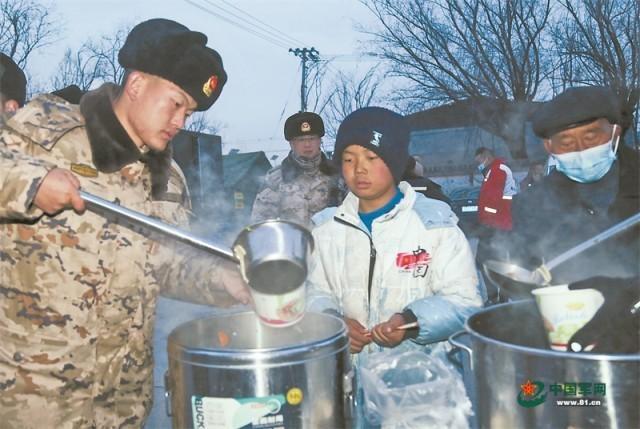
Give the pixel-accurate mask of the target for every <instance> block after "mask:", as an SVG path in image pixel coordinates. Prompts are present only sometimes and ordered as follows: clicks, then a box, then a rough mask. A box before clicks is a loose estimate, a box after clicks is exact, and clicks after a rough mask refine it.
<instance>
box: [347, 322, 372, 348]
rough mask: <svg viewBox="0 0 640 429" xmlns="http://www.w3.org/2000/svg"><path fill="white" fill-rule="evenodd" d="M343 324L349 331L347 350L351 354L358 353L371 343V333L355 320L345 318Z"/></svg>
mask: <svg viewBox="0 0 640 429" xmlns="http://www.w3.org/2000/svg"><path fill="white" fill-rule="evenodd" d="M344 322H345V323H346V324H347V329H348V330H349V350H350V351H351V353H360V352H361V351H362V349H363V348H364V346H366V345H367V344H369V343H370V342H371V333H369V331H368V330H367V329H366V328H365V327H364V326H362V324H361V323H360V322H358V321H357V320H355V319H351V318H349V317H345V318H344Z"/></svg>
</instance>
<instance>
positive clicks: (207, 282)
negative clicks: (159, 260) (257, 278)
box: [156, 243, 243, 307]
mask: <svg viewBox="0 0 640 429" xmlns="http://www.w3.org/2000/svg"><path fill="white" fill-rule="evenodd" d="M163 247H166V249H165V250H166V251H169V252H172V254H173V256H174V257H173V258H172V259H170V260H169V262H168V263H165V264H163V265H161V266H160V268H159V269H158V270H157V272H156V278H157V280H158V283H159V285H160V291H161V294H162V295H164V296H166V297H168V298H174V299H179V300H182V301H189V302H193V303H196V304H207V305H215V306H218V307H228V306H230V305H233V304H237V302H236V301H235V300H234V299H233V298H232V297H231V296H230V295H229V294H228V293H227V292H226V291H224V289H223V285H224V284H230V283H235V284H237V285H238V286H242V285H243V281H242V279H241V277H240V271H239V267H238V265H237V264H235V263H234V262H232V261H229V260H227V259H224V258H223V257H220V256H217V255H214V254H212V253H209V252H206V251H203V250H198V249H195V248H193V247H191V246H188V245H184V244H181V243H172V244H171V245H167V246H163Z"/></svg>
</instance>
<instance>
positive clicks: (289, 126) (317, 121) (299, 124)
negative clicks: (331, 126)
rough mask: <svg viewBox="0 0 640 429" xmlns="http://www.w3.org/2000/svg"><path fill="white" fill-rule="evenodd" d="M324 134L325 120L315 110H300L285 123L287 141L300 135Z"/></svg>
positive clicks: (320, 135)
mask: <svg viewBox="0 0 640 429" xmlns="http://www.w3.org/2000/svg"><path fill="white" fill-rule="evenodd" d="M308 135H313V136H318V137H322V136H324V122H322V118H321V117H320V116H318V115H316V114H315V113H313V112H298V113H296V114H295V115H291V116H289V117H288V118H287V120H286V121H285V123H284V138H285V139H286V140H287V141H291V140H292V139H294V138H296V137H300V136H308Z"/></svg>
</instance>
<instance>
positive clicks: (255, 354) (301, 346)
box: [167, 311, 348, 360]
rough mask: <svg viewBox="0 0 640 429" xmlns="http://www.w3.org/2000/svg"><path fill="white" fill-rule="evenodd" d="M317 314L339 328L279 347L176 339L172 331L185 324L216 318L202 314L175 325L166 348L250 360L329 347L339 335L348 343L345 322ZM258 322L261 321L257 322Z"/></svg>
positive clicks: (323, 314)
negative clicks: (200, 343) (195, 343)
mask: <svg viewBox="0 0 640 429" xmlns="http://www.w3.org/2000/svg"><path fill="white" fill-rule="evenodd" d="M249 314H254V312H253V311H242V312H238V313H230V314H228V315H224V316H245V315H249ZM317 314H321V315H322V316H323V317H324V316H326V317H330V318H333V319H335V320H337V321H338V322H340V329H338V330H336V332H334V333H332V334H329V335H328V336H327V337H324V338H321V339H318V340H315V341H311V342H301V343H296V344H290V345H287V346H280V347H262V348H253V349H246V348H244V349H243V348H233V347H191V346H187V345H185V344H184V343H183V342H179V341H177V339H176V338H175V337H174V333H176V332H177V331H178V329H179V328H181V327H183V326H185V325H188V324H190V323H195V322H198V321H202V320H211V319H216V318H217V317H215V316H214V317H211V316H204V317H198V318H195V319H192V320H190V321H188V322H185V323H183V324H181V325H179V326H177V327H176V328H175V329H174V330H173V331H172V332H171V333H170V334H169V336H168V337H167V348H171V349H174V350H180V351H182V352H183V353H184V352H186V353H188V354H189V355H192V356H193V355H206V356H219V357H231V356H233V357H234V358H235V359H244V358H247V359H250V360H256V359H257V358H260V357H262V358H264V357H266V356H268V357H269V358H270V359H271V358H273V359H275V358H279V357H283V356H292V355H295V354H296V353H300V352H309V351H310V350H313V351H317V350H321V349H323V348H325V347H329V346H333V345H335V344H337V343H338V342H339V339H340V338H341V337H345V338H346V339H347V341H346V342H347V344H348V333H347V328H346V324H345V323H344V321H343V320H342V319H340V318H339V317H337V316H334V315H333V314H328V313H317ZM224 316H223V317H224ZM258 323H262V322H258ZM271 329H280V328H271ZM176 335H177V334H176ZM172 337H174V338H172Z"/></svg>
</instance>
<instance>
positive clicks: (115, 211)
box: [80, 191, 313, 293]
mask: <svg viewBox="0 0 640 429" xmlns="http://www.w3.org/2000/svg"><path fill="white" fill-rule="evenodd" d="M80 196H81V197H82V199H83V200H84V201H85V203H86V206H87V209H88V210H90V211H92V212H94V213H96V214H99V215H101V216H112V217H115V218H116V219H120V220H126V221H128V222H129V223H131V224H132V225H134V226H141V227H143V228H145V229H147V230H151V231H153V232H159V233H161V234H164V235H166V236H169V237H171V238H174V239H177V240H179V241H182V242H185V243H187V244H189V245H192V246H194V247H197V248H199V249H203V250H206V251H209V252H212V253H214V254H216V255H218V256H222V257H223V258H226V259H229V260H231V261H233V262H235V263H238V264H240V271H241V273H242V275H243V276H244V279H245V281H246V282H247V283H249V284H250V285H251V286H252V287H257V288H259V289H263V290H264V289H269V288H271V289H269V290H267V293H278V292H279V291H280V290H289V289H292V288H295V287H298V286H300V285H301V284H302V282H304V279H305V278H306V275H307V257H308V253H309V252H310V250H311V249H312V248H313V238H312V236H311V233H309V231H308V230H307V229H305V228H303V227H302V226H300V225H297V224H295V223H293V222H288V221H283V220H268V221H265V222H261V223H258V224H255V225H251V226H248V227H246V228H244V229H243V230H242V231H241V232H240V234H239V235H238V238H237V239H236V241H235V242H234V244H233V251H232V250H231V249H229V248H228V247H226V246H224V245H221V244H218V243H215V242H213V241H211V240H208V239H205V238H202V237H199V236H197V235H195V234H192V233H190V232H187V231H183V230H181V229H179V228H176V227H174V226H172V225H169V224H167V223H164V222H162V221H159V220H157V219H154V218H152V217H149V216H147V215H144V214H142V213H140V212H137V211H135V210H131V209H128V208H126V207H122V206H120V205H118V204H114V203H112V202H110V201H107V200H105V199H103V198H100V197H98V196H95V195H93V194H90V193H88V192H85V191H80Z"/></svg>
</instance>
